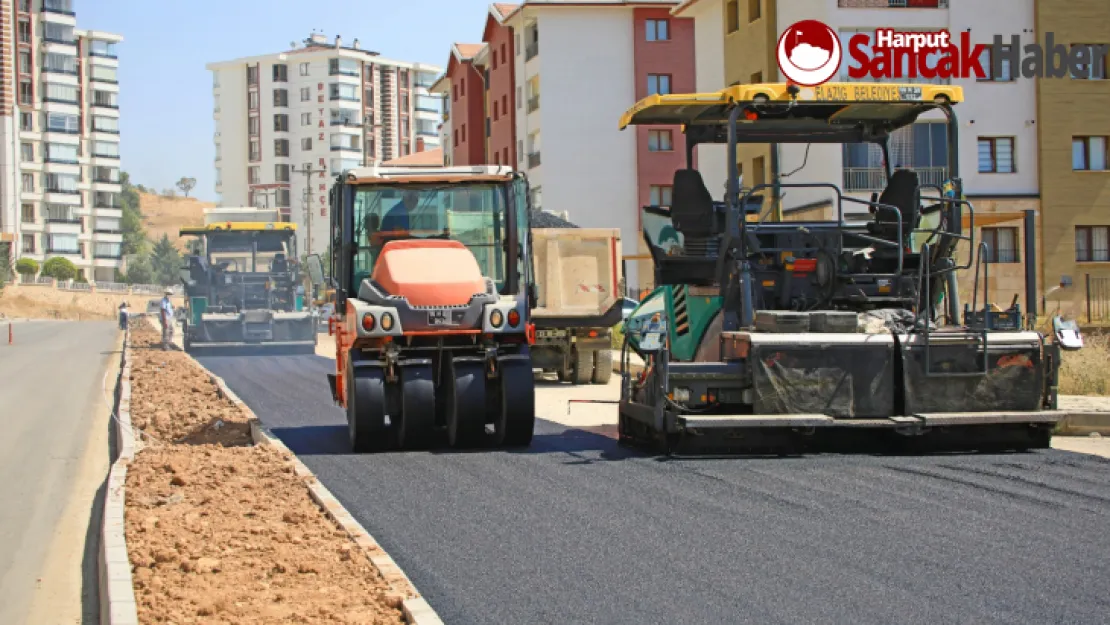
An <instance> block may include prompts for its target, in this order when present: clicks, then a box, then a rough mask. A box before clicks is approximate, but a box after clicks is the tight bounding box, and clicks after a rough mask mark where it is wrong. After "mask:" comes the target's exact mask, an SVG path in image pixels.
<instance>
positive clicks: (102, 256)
mask: <svg viewBox="0 0 1110 625" xmlns="http://www.w3.org/2000/svg"><path fill="white" fill-rule="evenodd" d="M93 258H96V259H100V260H120V259H122V258H123V254H120V253H118V252H117V253H115V254H112V253H109V252H97V253H96V254H93Z"/></svg>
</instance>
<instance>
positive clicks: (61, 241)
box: [46, 234, 81, 254]
mask: <svg viewBox="0 0 1110 625" xmlns="http://www.w3.org/2000/svg"><path fill="white" fill-rule="evenodd" d="M46 240H47V244H46V247H47V250H46V251H48V252H58V253H61V254H77V253H79V252H80V251H81V248H80V246H79V245H78V244H77V235H76V234H48V235H46Z"/></svg>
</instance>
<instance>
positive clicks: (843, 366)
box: [619, 83, 1081, 454]
mask: <svg viewBox="0 0 1110 625" xmlns="http://www.w3.org/2000/svg"><path fill="white" fill-rule="evenodd" d="M962 100H963V90H962V89H961V87H958V86H948V85H922V84H865V83H850V84H825V85H821V86H818V87H811V88H806V87H799V86H797V85H793V84H788V83H769V84H748V85H736V86H732V87H729V88H727V89H725V90H722V91H720V92H717V93H709V94H667V95H652V96H649V97H647V98H645V99H643V100H641V101H639V102H638V103H636V104H635V105H634V106H633V107H632V108H630V109H629V110H628V111H627V112H626V113H625V114H624V116H623V117H622V119H621V120H620V124H619V125H620V128H621V130H624V129H626V128H628V127H630V126H638V125H648V126H650V125H667V126H682V128H683V132H684V134H685V145H686V155H687V164H686V167H685V168H684V169H680V170H678V171H676V172H675V173H674V178H673V183H674V186H673V200H672V202H671V205H670V206H669V207H655V206H650V207H644V208H643V209H642V218H643V219H642V223H643V235H644V239H645V241H646V242H647V243H648V246H649V249H650V252H651V255H652V260H653V262H654V266H655V283H656V284H657V285H658V287H657V288H656V289H655V290H654V291H653V292H652V293H651V294H650V295H649V296H648V297H646V298H644V300H643V301H642V302H641V304H640V306H639V307H638V308H637V309H636V310H635V311H633V313H632V316H631V317H630V319H629V320H628V321H627V322H626V331H625V337H626V339H625V344H624V346H623V347H622V351H621V360H620V371H621V396H620V400H619V437H620V440H621V441H622V442H623V443H626V444H638V445H639V444H644V445H649V446H652V447H653V448H655V449H657V450H662V451H663V452H665V453H668V454H673V453H695V452H702V451H710V450H711V451H717V452H724V453H727V452H740V453H761V452H763V453H765V452H778V453H782V452H784V451H791V450H797V449H820V448H821V445H820V444H819V443H820V441H822V440H824V441H828V440H834V439H840V438H842V437H841V436H839V435H841V434H855V433H860V434H863V433H867V434H871V435H873V438H874V440H877V441H879V442H880V444H882V445H887V444H890V445H901V444H902V443H908V442H910V441H912V442H913V443H914V444H913V445H911V446H912V447H918V445H917V444H916V443H926V442H929V441H931V442H932V443H934V444H935V445H936V446H939V448H941V449H979V450H1000V449H1030V448H1043V447H1047V446H1048V444H1049V440H1050V437H1051V434H1052V431H1053V428H1054V426H1055V425H1056V424H1057V422H1058V421H1059V420H1060V419H1061V418H1062V417H1063V416H1064V413H1062V412H1060V411H1059V410H1057V405H1056V387H1057V380H1058V374H1059V367H1060V362H1061V353H1062V350H1065V349H1074V348H1078V347H1079V346H1080V345H1081V341H1077V340H1075V337H1074V336H1070V337H1069V336H1066V335H1065V333H1066V332H1068V331H1074V328H1072V329H1071V330H1068V329H1067V328H1066V327H1065V326H1063V325H1061V324H1059V323H1055V324H1054V327H1055V328H1056V333H1057V335H1058V336H1057V337H1056V338H1057V340H1053V341H1051V342H1050V341H1048V340H1046V336H1045V335H1044V334H1042V333H1041V332H1039V331H1036V330H1035V328H1036V327H1037V325H1036V305H1037V297H1036V293H1037V291H1036V285H1035V272H1034V271H1026V285H1025V287H1026V294H1025V295H1026V309H1025V312H1024V313H1023V312H1022V310H1021V307H1020V306H1019V305H1018V303H1017V302H1016V301H1015V302H1014V303H1013V305H1011V307H1010V308H1008V309H1004V310H998V309H996V308H995V307H993V306H991V305H988V303H987V302H986V296H985V295H983V294H980V285H981V284H982V285H983V286H984V287H985V283H986V281H987V273H988V271H989V267H990V265H989V264H985V263H984V262H983V260H984V258H986V257H987V253H988V251H989V250H988V249H987V246H986V243H985V242H978V243H977V242H976V240H975V217H976V215H975V208H974V206H973V205H972V203H971V202H969V201H968V200H967V199H966V198H965V197H964V193H963V184H962V181H961V179H960V169H959V165H960V163H959V149H958V147H959V142H958V129H959V124H958V123H957V117H956V108H957V107H958V105H959V103H960V102H961V101H962ZM927 113H934V114H937V113H939V114H940V115H942V116H943V119H944V120H945V126H946V130H947V173H946V176H945V178H946V179H945V180H944V181H943V184H932V185H931V184H926V183H925V182H923V181H922V179H921V178H920V177H919V176H918V174H917V172H915V171H914V170H913V169H912V168H900V169H898V170H896V171H895V170H892V168H891V159H890V147H889V138H890V136H891V134H892V133H893V132H895V131H896V130H897V129H899V128H902V127H905V126H907V125H909V124H912V123H914V121H915V120H917V119H918V118H919V117H921V116H922V115H925V114H927ZM714 143H716V144H724V145H726V146H727V153H728V157H727V159H726V162H738V161H737V146H738V145H740V144H746V143H758V144H766V143H771V144H775V143H778V144H811V143H826V144H827V143H833V144H874V145H877V146H878V148H879V150H880V151H881V153H882V154H883V157H884V158H883V161H884V173H885V185H884V188H883V190H882V192H881V193H875V194H873V195H872V196H871V198H870V199H866V198H861V197H854V196H852V195H849V194H846V193H844V191H843V190H842V189H841V188H840V187H839V185H837V184H833V183H784V182H782V181H781V180H774V181H772V182H771V183H766V184H762V183H761V184H754V185H752V186H750V187H743V186H742V181H741V179H740V176H739V174H738V172H737V169H736V168H733V167H730V168H729V171H728V185H727V194H726V196H725V197H723V198H716V197H713V195H712V194H711V193H710V191H709V190H708V189H707V188H706V185H705V183H704V181H703V180H702V178H701V174H700V173H699V172H698V171H697V170H696V169H695V168H694V165H693V154H694V150H695V148H696V146H698V145H701V144H714ZM792 188H795V189H813V188H822V189H826V190H827V191H828V193H829V195H830V197H831V198H832V199H831V200H830V204H831V206H830V208H831V213H832V215H833V218H832V219H829V220H824V221H822V220H810V221H776V220H774V219H771V218H770V217H771V216H772V215H774V214H775V213H776V211H775V208H776V207H775V206H774V204H773V201H774V198H775V197H776V196H778V195H779V194H780V193H782V192H783V191H785V192H787V193H788V192H789V190H790V189H792ZM768 198H770V199H771V201H767V200H768ZM853 208H856V209H860V208H862V210H864V211H866V213H865V214H866V215H868V216H869V217H868V219H866V220H864V221H862V222H857V221H848V220H846V219H845V214H846V213H847V212H850V211H851V210H852V209H853ZM1032 231H1033V229H1032V228H1027V242H1026V254H1025V262H1026V263H1029V264H1030V267H1033V266H1035V262H1036V261H1035V257H1034V254H1035V251H1036V247H1035V246H1034V245H1033V244H1032V243H1033V239H1032V236H1033V234H1032ZM958 250H963V252H962V253H957V251H958ZM961 258H962V259H964V260H962V261H961V260H959V259H961ZM960 270H969V271H971V272H973V274H974V276H975V283H974V285H973V295H972V298H971V299H972V302H971V303H970V305H967V304H965V305H964V306H963V308H961V303H960V293H959V288H958V283H957V274H956V272H957V271H960ZM980 276H981V278H982V279H981V280H980ZM632 354H636V355H638V356H639V357H640V358H641V359H642V360H643V362H644V366H643V368H642V369H640V370H638V371H637V372H636V373H633V372H632V370H631V366H630V363H631V355H632ZM834 433H835V434H834ZM922 446H923V447H932V446H933V445H922Z"/></svg>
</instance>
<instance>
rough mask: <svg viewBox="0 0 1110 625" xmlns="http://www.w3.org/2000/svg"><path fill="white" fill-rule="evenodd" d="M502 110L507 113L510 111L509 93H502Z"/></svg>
mask: <svg viewBox="0 0 1110 625" xmlns="http://www.w3.org/2000/svg"><path fill="white" fill-rule="evenodd" d="M501 110H502V111H503V112H504V113H506V114H508V112H509V95H508V94H502V95H501Z"/></svg>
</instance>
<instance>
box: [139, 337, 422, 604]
mask: <svg viewBox="0 0 1110 625" xmlns="http://www.w3.org/2000/svg"><path fill="white" fill-rule="evenodd" d="M131 338H132V348H133V349H132V351H131V353H132V355H133V361H132V369H131V371H132V374H131V376H132V398H131V418H132V420H133V422H134V423H135V425H136V426H137V427H142V428H146V429H148V430H149V431H150V433H152V434H153V435H154V436H155V437H158V440H159V441H171V440H185V441H187V442H188V443H190V444H184V445H180V444H166V443H165V442H161V443H160V442H157V441H156V442H152V443H150V444H149V445H148V446H147V447H144V448H143V449H142V451H140V452H139V453H138V454H137V455H136V457H135V460H134V461H132V462H131V464H130V466H129V468H128V471H127V485H126V488H127V491H126V492H127V498H126V512H125V528H126V529H125V531H126V536H127V547H128V553H129V555H130V559H131V565H132V573H133V579H134V587H135V599H136V601H137V604H138V614H139V621H140V622H142V623H403V622H404V620H403V615H402V612H401V602H402V601H403V599H404V596H403V595H402V594H400V593H397V592H395V591H394V590H393V589H392V588H391V587H390V586H389V584H388V583H387V582H386V581H385V580H383V579H382V578H381V576H380V575H379V574H378V572H377V570H376V569H375V568H374V567H373V565H372V564H371V563H370V561H369V560H368V559H367V557H366V555H365V553H364V552H363V551H361V549H360V548H359V547H358V546H357V545H356V544H355V543H354V541H352V540H351V539H350V538H349V537H348V536H347V534H346V533H345V532H344V531H343V530H342V529H341V528H339V527H338V526H337V525H336V524H335V523H333V522H332V521H331V520H330V519H328V518H327V516H325V515H324V513H323V511H322V510H321V509H320V508H319V507H318V506H317V505H316V504H315V502H313V501H312V499H311V498H310V496H309V493H308V489H307V486H306V484H305V482H304V479H303V478H301V477H298V476H297V475H296V474H295V473H294V469H293V462H292V458H291V457H290V456H289V455H288V454H287V453H284V452H279V451H278V450H277V449H275V448H273V447H269V446H249V444H248V443H249V430H247V429H246V428H245V426H246V425H247V422H246V419H245V418H244V417H243V415H242V413H241V412H238V409H237V408H236V407H235V406H234V404H232V403H231V401H230V400H228V399H226V398H221V397H220V396H219V395H218V393H217V387H216V385H215V384H213V383H212V382H211V381H210V380H209V378H208V377H207V375H206V374H205V373H204V372H203V371H202V370H201V369H200V367H198V366H197V365H196V364H194V363H193V362H191V361H190V360H189V359H188V357H187V356H185V355H184V354H183V353H181V352H177V351H169V352H163V351H161V349H160V348H158V347H157V346H153V347H152V343H155V342H157V341H158V339H159V336H158V333H157V332H156V331H155V330H153V329H150V328H149V327H144V326H143V324H142V323H141V322H140V323H137V324H135V326H134V327H133V329H132V334H131ZM217 422H222V423H223V424H224V425H223V426H221V427H220V428H219V429H218V430H214V429H213V424H214V423H217Z"/></svg>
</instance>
